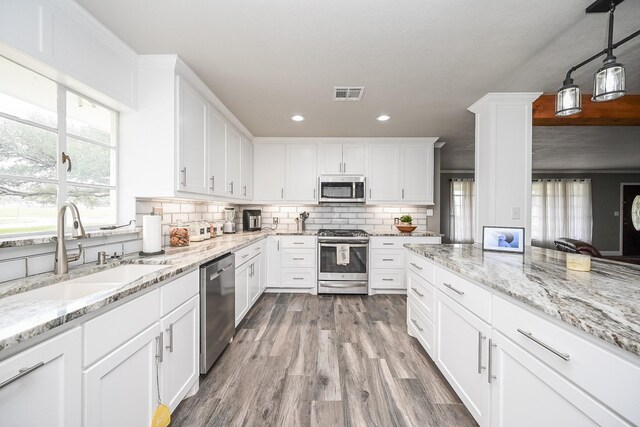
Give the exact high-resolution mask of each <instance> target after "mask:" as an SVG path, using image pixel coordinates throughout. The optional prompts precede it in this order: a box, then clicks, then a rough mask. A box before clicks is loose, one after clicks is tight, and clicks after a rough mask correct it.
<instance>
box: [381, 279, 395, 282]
mask: <svg viewBox="0 0 640 427" xmlns="http://www.w3.org/2000/svg"><path fill="white" fill-rule="evenodd" d="M382 281H383V282H393V279H382Z"/></svg>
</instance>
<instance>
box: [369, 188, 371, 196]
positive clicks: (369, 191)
mask: <svg viewBox="0 0 640 427" xmlns="http://www.w3.org/2000/svg"><path fill="white" fill-rule="evenodd" d="M369 198H371V188H369Z"/></svg>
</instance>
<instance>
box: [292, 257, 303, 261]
mask: <svg viewBox="0 0 640 427" xmlns="http://www.w3.org/2000/svg"><path fill="white" fill-rule="evenodd" d="M293 260H294V261H304V258H294V259H293Z"/></svg>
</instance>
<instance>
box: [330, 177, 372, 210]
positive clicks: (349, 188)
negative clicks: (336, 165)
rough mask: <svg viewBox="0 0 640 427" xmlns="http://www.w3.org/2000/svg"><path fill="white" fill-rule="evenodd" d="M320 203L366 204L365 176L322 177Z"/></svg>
mask: <svg viewBox="0 0 640 427" xmlns="http://www.w3.org/2000/svg"><path fill="white" fill-rule="evenodd" d="M319 181H320V182H319V188H320V192H319V197H318V202H319V203H364V202H365V201H366V199H365V194H366V190H365V185H366V182H365V181H366V180H365V177H364V176H363V175H320V178H319Z"/></svg>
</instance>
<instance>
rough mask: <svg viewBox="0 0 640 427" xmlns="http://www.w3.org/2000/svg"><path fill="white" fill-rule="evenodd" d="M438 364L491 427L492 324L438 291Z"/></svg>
mask: <svg viewBox="0 0 640 427" xmlns="http://www.w3.org/2000/svg"><path fill="white" fill-rule="evenodd" d="M435 325H436V345H435V349H436V357H435V361H436V364H437V365H438V367H439V368H440V370H441V371H442V373H443V375H444V376H445V377H446V378H447V380H448V381H449V384H451V386H452V387H453V389H454V390H455V391H456V392H457V393H458V396H459V397H460V399H461V400H462V401H463V402H464V404H465V406H466V407H467V409H469V412H471V415H473V417H474V418H475V419H476V421H477V422H478V424H480V425H481V426H486V425H489V424H488V423H489V397H490V384H489V382H488V380H487V369H486V367H487V356H488V351H487V341H488V339H489V338H491V329H490V327H489V325H487V324H486V323H485V322H483V321H482V320H480V318H478V317H476V316H475V315H474V314H472V313H471V312H470V311H468V310H466V309H465V308H463V307H462V306H461V305H460V304H458V303H457V302H455V301H453V300H452V299H451V298H449V297H448V296H446V295H445V294H443V293H442V292H440V291H439V290H436V321H435Z"/></svg>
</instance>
